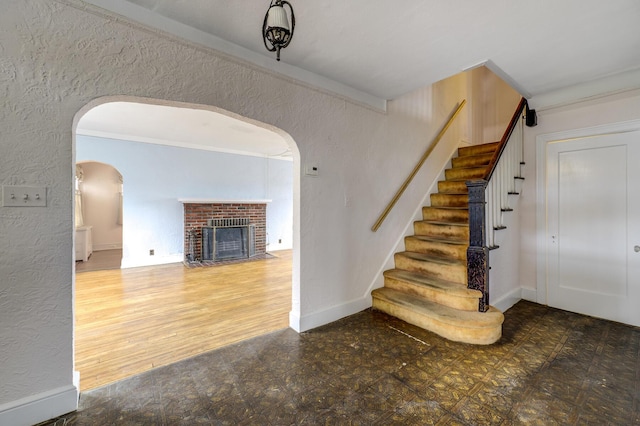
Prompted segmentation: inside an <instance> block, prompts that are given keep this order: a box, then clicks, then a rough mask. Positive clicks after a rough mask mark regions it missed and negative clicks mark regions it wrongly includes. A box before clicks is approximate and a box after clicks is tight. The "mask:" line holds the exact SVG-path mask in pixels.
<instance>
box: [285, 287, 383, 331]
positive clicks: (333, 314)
mask: <svg viewBox="0 0 640 426" xmlns="http://www.w3.org/2000/svg"><path fill="white" fill-rule="evenodd" d="M371 303H372V302H371V295H367V296H365V297H362V298H360V299H356V300H352V301H350V302H346V303H343V304H340V305H337V306H332V307H331V308H329V309H325V310H323V311H320V312H314V313H312V314H309V315H304V316H302V317H298V316H297V315H295V314H294V313H293V312H290V313H289V326H290V327H291V328H293V329H294V330H295V331H297V332H298V333H301V332H303V331H308V330H311V329H313V328H316V327H320V326H321V325H325V324H329V323H330V322H333V321H337V320H339V319H341V318H344V317H346V316H349V315H353V314H356V313H358V312H360V311H363V310H365V309H367V308H370V307H371Z"/></svg>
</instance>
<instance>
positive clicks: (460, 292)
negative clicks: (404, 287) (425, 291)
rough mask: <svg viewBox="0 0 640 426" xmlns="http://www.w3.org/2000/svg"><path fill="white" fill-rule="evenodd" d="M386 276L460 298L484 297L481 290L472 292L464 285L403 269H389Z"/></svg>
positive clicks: (385, 273)
mask: <svg viewBox="0 0 640 426" xmlns="http://www.w3.org/2000/svg"><path fill="white" fill-rule="evenodd" d="M384 276H385V277H388V278H393V279H396V280H400V281H406V282H410V283H412V284H415V285H419V286H424V287H430V288H432V289H437V290H439V291H442V292H444V293H450V294H456V295H457V296H458V297H460V296H462V297H470V298H476V299H479V298H480V297H482V292H481V291H480V290H472V289H469V288H467V287H466V286H465V285H464V284H460V283H456V282H452V281H447V280H443V279H442V278H438V277H433V276H430V275H427V274H420V273H417V272H412V271H405V270H402V269H389V270H387V271H384Z"/></svg>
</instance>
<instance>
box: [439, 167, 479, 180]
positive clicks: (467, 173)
mask: <svg viewBox="0 0 640 426" xmlns="http://www.w3.org/2000/svg"><path fill="white" fill-rule="evenodd" d="M485 172H486V170H485V168H484V167H480V168H470V169H447V170H445V171H444V176H445V178H446V179H447V180H451V179H460V180H461V179H482V178H483V177H484V174H485Z"/></svg>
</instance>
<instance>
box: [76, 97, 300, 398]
mask: <svg viewBox="0 0 640 426" xmlns="http://www.w3.org/2000/svg"><path fill="white" fill-rule="evenodd" d="M116 102H117V103H119V104H121V105H120V106H123V105H124V106H125V107H126V106H131V104H136V106H135V108H139V107H140V106H143V107H151V108H152V110H147V111H152V113H147V114H146V115H135V114H132V113H131V111H125V112H124V113H123V112H122V111H119V112H117V113H116V115H114V116H112V118H115V119H116V120H120V121H126V122H127V123H130V122H140V121H145V120H147V124H149V122H151V121H153V120H150V116H154V117H155V122H156V124H157V122H158V119H159V120H160V121H162V122H166V121H167V119H166V118H162V117H163V115H162V114H164V113H165V112H167V111H168V109H172V110H174V112H175V111H177V113H178V114H179V115H180V113H185V112H187V111H185V110H188V111H189V112H195V113H196V115H197V116H198V117H200V121H198V120H195V121H193V120H192V121H190V124H191V125H192V126H196V127H198V128H199V130H201V131H205V130H210V129H207V127H208V126H209V127H210V125H209V124H208V122H207V121H206V120H205V121H202V120H203V118H202V117H203V115H202V114H203V113H206V114H213V115H217V116H218V117H217V118H218V119H220V120H221V121H223V122H225V123H226V125H227V127H226V129H225V132H226V133H225V137H231V136H230V135H232V134H233V133H234V132H235V133H236V134H239V133H243V132H245V133H246V132H254V131H256V129H259V130H260V131H257V134H266V133H264V132H269V133H271V134H272V135H271V136H270V137H273V136H275V137H276V138H278V139H280V141H281V142H284V144H285V149H284V150H283V149H279V150H278V152H277V153H276V154H277V155H276V154H273V155H271V156H270V155H264V154H259V155H253V156H251V155H249V156H247V157H251V162H253V163H255V162H256V161H257V162H258V163H261V164H264V167H263V168H262V169H260V171H259V173H257V174H256V173H251V172H248V171H249V168H248V167H244V166H238V165H237V163H234V162H233V161H235V160H233V161H231V160H230V158H231V157H230V156H233V155H240V154H238V153H237V152H231V151H234V150H232V149H229V147H228V146H227V147H226V148H225V149H226V152H223V154H224V155H225V158H224V160H222V161H218V162H217V163H216V164H217V165H216V167H217V168H220V167H224V165H230V167H233V168H235V169H236V170H237V171H239V172H241V173H242V174H243V175H244V176H250V175H252V174H253V175H254V176H257V175H259V174H262V175H270V174H272V173H273V174H276V175H277V174H278V173H282V169H281V170H280V172H277V173H276V172H274V170H275V169H277V167H276V166H277V165H276V163H277V161H288V163H289V172H288V175H289V177H290V182H289V189H288V191H289V196H288V202H289V203H290V204H289V225H288V227H289V229H290V235H289V236H285V237H284V238H283V237H281V236H280V235H278V234H275V235H269V241H268V242H269V245H271V246H276V245H278V244H283V243H284V244H286V243H287V240H288V242H289V244H290V245H289V247H290V249H291V251H292V255H291V257H290V260H289V262H290V263H289V265H290V266H289V268H290V271H291V269H292V272H290V275H289V277H290V278H289V284H288V285H289V293H288V294H289V296H288V302H287V303H288V306H289V308H288V311H289V312H288V315H287V318H286V321H287V323H285V325H284V326H285V327H286V325H287V324H288V323H289V320H288V318H289V317H290V316H291V314H292V313H294V311H295V314H294V315H293V316H294V317H296V316H297V315H298V312H297V311H296V309H297V310H299V303H296V302H295V301H296V300H299V297H298V296H297V295H298V294H299V285H298V284H297V283H299V279H298V270H299V267H298V265H299V255H298V254H297V246H298V242H299V220H298V217H297V215H298V213H297V212H299V186H300V185H299V173H298V172H297V171H299V153H298V150H297V147H296V146H295V143H293V141H292V140H291V138H290V137H289V136H288V135H286V133H284V132H282V131H281V130H279V129H275V128H272V127H270V126H267V125H264V124H262V123H256V122H254V121H252V120H249V119H246V118H242V117H239V116H237V115H234V114H231V113H228V112H226V111H221V110H218V109H216V108H212V107H205V106H201V105H190V104H189V105H186V104H178V103H175V104H174V103H166V102H163V101H154V100H149V99H137V98H136V99H133V98H123V97H118V98H107V99H101V100H98V101H96V102H93V103H91V104H89V105H87V106H86V107H85V108H83V110H81V111H80V112H79V113H78V115H77V116H76V120H75V121H74V122H75V125H74V147H75V152H76V161H85V160H89V159H90V160H92V161H98V162H102V163H108V164H111V165H114V166H115V167H116V168H117V169H118V170H119V171H120V172H121V173H122V174H123V175H124V176H125V177H126V179H127V191H126V192H125V195H124V220H123V224H124V226H123V231H124V232H123V234H124V235H123V268H125V269H123V270H122V273H123V274H126V273H127V272H126V271H128V270H129V268H131V267H136V268H135V270H136V272H138V271H140V270H142V269H143V268H147V267H149V265H163V266H161V267H160V268H165V267H166V268H167V269H163V270H162V271H160V272H157V271H155V272H154V274H155V275H154V278H153V280H152V281H155V280H157V279H159V278H158V277H159V276H158V275H157V274H158V273H160V274H162V273H163V272H166V271H168V270H169V269H168V268H170V267H172V266H171V265H176V263H175V262H176V261H181V260H182V259H183V257H184V255H185V253H184V252H183V251H182V250H183V248H184V247H185V242H184V240H183V239H182V237H183V235H184V233H183V232H181V231H182V229H181V227H182V223H181V220H180V219H178V220H175V218H176V217H177V216H176V213H180V214H182V213H181V211H182V206H181V205H180V203H178V198H180V197H191V198H201V197H204V198H211V197H213V198H215V197H224V198H229V197H230V195H227V194H224V195H220V194H212V193H206V194H205V193H204V192H201V193H198V192H197V191H205V190H206V185H204V186H203V185H195V184H189V183H185V181H188V179H189V177H192V176H194V175H195V176H196V178H198V177H200V178H202V174H201V172H202V170H201V169H202V168H204V169H207V167H209V166H207V165H204V166H203V165H202V164H201V162H202V160H203V159H205V158H209V159H212V158H213V157H212V156H213V155H214V154H212V152H213V151H214V150H213V149H208V148H203V147H201V146H197V145H198V143H197V141H194V140H192V139H188V138H186V139H185V140H183V141H182V143H178V144H173V143H169V142H170V141H168V140H167V138H166V137H165V138H160V137H158V135H157V134H155V135H152V136H151V137H149V136H147V137H146V139H145V137H144V135H143V137H141V138H139V139H138V140H136V138H128V139H133V140H124V138H123V137H122V136H118V135H117V133H118V132H117V131H115V132H112V133H111V134H109V133H108V132H104V131H103V132H100V131H96V129H95V128H93V129H92V128H91V126H84V127H80V126H78V124H79V123H80V124H82V119H83V117H85V116H86V117H90V118H91V112H92V111H94V110H96V109H98V108H100V107H101V106H103V105H105V106H106V105H109V106H113V104H114V103H116ZM158 107H161V108H163V110H162V112H159V111H160V110H158V109H157V108H158ZM112 113H113V111H112ZM119 114H123V115H119ZM157 114H159V115H157ZM134 115H135V116H134ZM158 117H160V118H158ZM221 117H222V118H221ZM94 118H95V117H94ZM92 119H93V118H92ZM94 124H95V122H94ZM125 124H126V123H125ZM127 126H128V127H127ZM175 127H180V126H175ZM125 128H126V130H127V131H128V132H133V130H132V127H131V126H129V125H128V124H127V125H126V126H125ZM78 129H80V130H78ZM120 129H121V128H119V129H116V130H120ZM183 129H184V128H183ZM168 133H169V131H166V130H165V132H164V133H163V135H164V136H168ZM138 136H139V135H138ZM200 136H201V134H200ZM255 142H256V141H254V143H255ZM257 143H258V145H259V143H260V141H257ZM125 144H127V148H126V150H125V149H124V148H123V147H124V145H125ZM85 145H89V146H90V149H87V146H85ZM100 145H101V146H100ZM281 148H282V146H281ZM196 151H197V152H196ZM223 151H224V149H223ZM235 151H239V150H235ZM194 152H196V153H195V154H194ZM283 154H284V155H286V154H289V155H290V159H287V160H282V159H274V158H272V157H275V156H282V155H283ZM215 155H222V154H220V153H219V151H218V154H215ZM211 161H214V160H211ZM196 165H199V167H200V168H201V169H198V171H195V169H194V168H193V167H195V166H196ZM265 170H266V172H265ZM209 171H210V172H212V171H213V170H209ZM205 172H206V170H205ZM260 186H262V191H263V192H262V193H259V191H258V192H256V188H257V187H260ZM176 188H178V190H179V191H181V192H175V191H176ZM220 188H222V189H225V188H226V189H225V190H228V189H229V185H228V184H227V185H221V186H220ZM220 188H218V189H220ZM172 191H173V192H172ZM194 191H195V192H194ZM272 191H275V187H274V185H271V183H270V182H269V181H268V180H267V183H266V184H265V182H264V181H263V182H262V183H260V184H258V185H257V186H256V185H254V186H253V192H251V191H250V193H249V194H244V196H243V197H242V198H245V199H246V198H255V197H260V198H267V196H269V197H272V198H276V197H275V196H273V192H272ZM233 197H240V196H239V195H237V194H236V195H233ZM144 202H146V203H147V204H146V205H142V206H141V203H144ZM153 203H156V205H153ZM172 215H173V216H172ZM172 217H173V219H172ZM149 224H158V225H159V226H158V227H156V228H155V230H150V229H149V227H148V226H147V225H149ZM280 225H281V224H280ZM276 228H278V227H277V226H275V227H274V229H276ZM176 229H180V232H176V231H175V230H176ZM280 229H282V226H280ZM158 230H162V232H166V233H167V234H168V237H167V236H166V235H165V237H166V238H164V239H163V238H156V237H157V235H155V234H154V233H156V232H159V231H158ZM172 232H173V233H172ZM154 238H155V239H154ZM167 241H169V242H168V243H166V242H167ZM165 243H166V244H165ZM163 244H164V245H163ZM170 244H175V245H174V247H179V252H177V253H176V250H173V252H172V251H171V250H172V249H171V247H170ZM167 247H168V248H167ZM154 252H155V253H154ZM141 253H143V254H142V255H141ZM167 253H168V255H167ZM151 256H155V258H154V259H151V261H149V262H148V263H144V262H145V261H146V260H148V259H149V258H150V257H151ZM291 259H292V260H291ZM180 266H182V265H180ZM137 267H141V268H137ZM174 273H176V274H178V275H184V274H183V272H176V271H173V272H168V273H167V274H165V276H170V275H171V274H174ZM161 280H165V278H161ZM78 282H79V280H78V279H77V280H76V285H77V283H78ZM163 282H165V281H163ZM131 288H132V287H131V286H129V287H122V288H121V289H119V290H118V291H120V293H121V296H122V297H127V293H128V292H131V293H132V291H131ZM76 290H77V287H76ZM156 290H157V289H155V290H154V291H156ZM77 294H78V291H76V298H77V297H78V296H77ZM154 298H156V299H157V297H155V296H154ZM180 298H184V296H178V297H176V298H173V299H170V300H171V301H173V300H178V299H180ZM76 300H77V299H76ZM296 307H297V308H296ZM136 309H138V310H140V311H144V308H143V307H140V306H138V307H137V308H136ZM194 310H197V308H196V309H194ZM96 315H97V314H96ZM170 316H171V315H165V317H170ZM147 317H148V315H147ZM217 321H220V319H219V318H214V317H211V318H210V322H211V323H214V322H217ZM234 321H235V322H241V320H240V321H238V320H234ZM205 322H206V321H205ZM78 327H80V325H78V324H76V330H78ZM281 328H282V326H281ZM268 331H272V330H266V331H265V332H268ZM164 332H165V333H166V329H165V330H164ZM212 333H213V332H210V333H209V335H211V334H212ZM248 337H252V336H248ZM154 338H158V336H155V337H154ZM213 338H215V336H214V337H213ZM78 340H79V338H78V333H76V341H78ZM77 346H78V343H77V342H76V347H77ZM165 346H167V345H165ZM134 347H135V348H137V349H139V348H140V345H139V344H138V345H134ZM185 354H186V356H191V355H194V353H192V352H189V353H187V352H185ZM134 355H135V354H133V353H131V355H130V356H129V357H128V358H132V357H133V356H134ZM93 356H95V354H94V355H93ZM77 358H78V355H77V354H76V361H77ZM76 365H78V362H76ZM158 365H162V364H155V363H154V364H152V366H153V367H157V366H158ZM123 370H124V368H123ZM80 372H81V388H82V389H88V388H90V387H95V385H93V386H90V387H87V386H84V385H83V384H82V371H80ZM132 372H133V374H137V373H139V372H141V370H139V369H134V370H132ZM98 385H99V384H98Z"/></svg>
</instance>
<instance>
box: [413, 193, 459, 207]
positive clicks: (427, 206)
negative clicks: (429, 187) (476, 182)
mask: <svg viewBox="0 0 640 426" xmlns="http://www.w3.org/2000/svg"><path fill="white" fill-rule="evenodd" d="M464 195H467V194H464ZM423 209H450V210H469V207H463V206H424V207H423Z"/></svg>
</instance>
